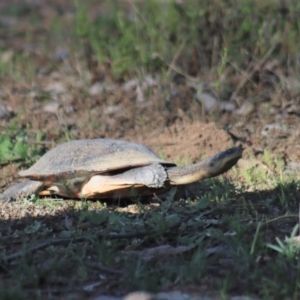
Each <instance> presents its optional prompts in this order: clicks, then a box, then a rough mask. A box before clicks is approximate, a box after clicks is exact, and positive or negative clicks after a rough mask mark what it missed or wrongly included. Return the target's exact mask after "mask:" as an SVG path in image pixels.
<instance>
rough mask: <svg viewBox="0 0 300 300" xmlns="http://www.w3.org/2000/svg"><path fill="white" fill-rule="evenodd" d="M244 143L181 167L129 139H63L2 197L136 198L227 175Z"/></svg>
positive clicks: (21, 173)
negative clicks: (34, 195) (25, 179)
mask: <svg viewBox="0 0 300 300" xmlns="http://www.w3.org/2000/svg"><path fill="white" fill-rule="evenodd" d="M242 151H243V149H242V147H241V146H236V147H233V148H230V149H227V150H225V151H222V152H220V153H218V154H216V155H214V156H212V157H210V158H208V159H206V160H204V161H201V162H199V163H196V164H191V165H188V166H183V167H179V166H176V164H175V163H173V162H168V161H165V160H163V159H161V158H160V157H159V156H158V155H157V154H155V152H153V151H152V150H151V149H150V148H148V147H146V146H144V145H141V144H137V143H132V142H128V141H124V140H115V139H105V138H98V139H82V140H74V141H70V142H67V143H63V144H60V145H58V146H57V147H55V148H53V149H52V150H50V151H48V152H47V153H46V154H44V155H43V156H42V157H41V158H40V159H39V160H38V161H37V162H36V163H35V164H33V165H32V166H31V167H30V168H29V169H27V170H22V171H20V172H19V175H20V176H21V177H25V178H27V179H28V180H27V181H24V182H21V183H18V184H15V185H13V186H11V187H9V188H8V189H7V190H5V191H4V192H3V193H2V194H1V195H0V199H2V200H8V201H9V200H15V199H19V198H21V197H27V196H29V195H31V194H36V195H40V196H51V195H58V196H61V197H65V198H76V199H77V198H78V199H101V198H119V199H120V198H130V197H132V196H133V195H136V196H147V195H151V194H152V195H153V194H154V193H155V194H159V193H162V192H166V191H168V190H169V189H171V187H172V186H176V185H185V184H189V183H193V182H196V181H198V180H201V179H204V178H208V177H214V176H217V175H219V174H222V173H224V172H226V171H227V170H229V169H230V168H231V167H232V166H234V165H235V164H236V163H237V161H238V160H239V159H240V158H241V157H242Z"/></svg>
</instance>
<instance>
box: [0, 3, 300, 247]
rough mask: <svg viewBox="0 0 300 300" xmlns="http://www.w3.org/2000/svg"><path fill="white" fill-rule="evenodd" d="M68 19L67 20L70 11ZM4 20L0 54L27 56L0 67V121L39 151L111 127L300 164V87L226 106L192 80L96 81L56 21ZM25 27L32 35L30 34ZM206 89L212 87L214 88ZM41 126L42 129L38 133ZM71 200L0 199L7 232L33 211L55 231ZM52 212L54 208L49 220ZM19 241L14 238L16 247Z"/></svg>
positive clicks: (45, 10)
mask: <svg viewBox="0 0 300 300" xmlns="http://www.w3.org/2000/svg"><path fill="white" fill-rule="evenodd" d="M1 5H2V6H3V7H4V6H5V5H9V4H8V2H7V1H3V2H2V1H1V4H0V11H1ZM29 7H30V6H29ZM34 9H35V10H36V12H38V14H40V15H42V16H43V17H44V18H45V20H51V19H52V18H54V17H56V16H57V14H58V12H57V10H56V9H55V7H52V6H49V5H46V4H45V3H44V5H40V6H36V7H34ZM71 13H72V12H70V14H71ZM69 17H70V18H71V17H72V14H71V16H69ZM65 22H66V26H68V18H66V20H65ZM0 23H1V24H2V26H4V28H5V30H3V31H2V35H1V37H0V46H1V48H2V49H3V51H2V52H1V56H0V59H1V60H2V61H9V60H13V58H14V57H15V56H17V55H18V54H20V53H21V54H22V55H24V57H25V61H23V62H21V63H20V66H21V67H19V69H18V70H16V73H15V76H10V77H8V76H3V75H1V77H0V80H1V81H0V82H1V84H0V105H1V106H2V107H3V110H4V113H3V115H1V116H0V118H1V119H0V130H1V132H5V133H8V134H9V132H10V128H14V130H15V129H16V128H17V131H18V132H21V133H22V132H25V133H26V134H27V135H28V142H29V144H31V143H32V145H35V147H37V148H38V149H39V150H40V151H41V152H40V153H42V152H45V151H47V150H48V149H50V148H52V147H54V146H55V145H57V144H59V143H62V142H65V141H67V140H68V139H84V138H99V137H105V138H117V139H124V140H129V141H135V142H139V143H143V144H145V145H147V146H150V147H151V148H152V149H153V150H155V151H156V152H157V153H158V154H159V155H161V156H162V157H163V158H164V159H166V160H168V161H175V162H177V163H179V164H187V163H191V162H196V161H198V160H200V159H201V158H204V157H207V156H209V155H212V154H214V153H217V152H218V151H221V150H223V149H226V148H228V147H231V146H232V145H240V144H242V145H243V147H244V148H245V150H244V160H242V161H241V163H240V165H239V166H238V167H240V168H243V167H245V166H251V165H255V164H257V163H260V161H261V158H262V156H263V154H264V151H266V150H267V151H269V153H270V154H271V155H272V156H274V157H278V158H281V159H282V160H283V162H284V164H285V170H286V171H288V170H299V169H300V143H299V140H300V125H299V124H300V100H299V99H300V96H299V94H298V92H295V93H294V94H293V93H292V92H289V94H288V95H285V94H283V92H282V94H281V95H280V97H279V98H280V99H279V100H278V101H277V102H274V101H273V102H270V101H260V102H259V101H255V102H251V101H249V100H247V99H243V100H240V101H236V102H234V105H235V108H234V109H232V110H230V111H226V110H223V109H221V108H220V107H215V108H213V109H211V110H210V111H208V109H207V108H206V107H205V105H203V103H201V102H200V101H199V100H197V99H196V97H195V93H196V90H195V87H194V86H193V85H192V84H189V82H188V80H187V81H183V82H180V83H178V82H175V81H172V80H170V81H166V80H160V79H159V78H155V77H149V78H148V79H136V78H132V79H128V80H127V81H124V80H123V81H121V82H117V81H113V80H111V79H110V78H109V77H107V78H106V79H103V80H101V81H98V82H93V80H92V79H91V77H92V76H91V75H90V74H88V72H85V71H84V63H83V62H80V61H78V57H76V54H75V53H72V52H69V54H68V56H67V57H66V58H63V59H60V58H57V57H58V56H59V54H60V53H61V51H62V49H64V48H63V47H64V46H62V45H56V44H54V45H53V44H52V43H51V37H50V33H49V26H50V25H49V23H50V21H49V22H47V21H45V22H43V23H40V24H34V25H32V24H31V23H30V22H28V21H27V20H26V16H24V17H21V18H18V19H17V18H14V17H5V16H3V15H2V16H1V14H0ZM8 31H9V32H14V37H17V38H12V37H11V35H10V34H9V33H8ZM28 32H30V34H31V35H32V36H34V39H32V40H30V41H28V40H27V38H28ZM45 39H49V44H50V46H49V51H48V52H45V51H42V50H43V49H41V47H40V46H39V41H41V40H45ZM56 54H57V56H55V55H56ZM26 60H28V61H30V63H31V64H34V65H33V66H31V70H32V77H31V78H28V73H27V72H28V71H26V72H25V71H24V72H23V69H22V64H23V67H24V69H25V67H28V66H27V65H26V63H27V62H26ZM263 71H264V70H262V71H261V72H263ZM198 79H199V82H202V81H203V80H204V78H198ZM259 84H260V83H259ZM206 92H207V93H208V94H213V91H211V90H209V89H208V90H207V91H206ZM241 98H242V97H241ZM37 135H39V136H42V138H41V140H40V141H38V142H37V138H36V136H37ZM21 168H23V166H19V165H18V164H17V163H9V164H6V165H2V166H0V191H3V190H4V189H5V188H7V187H8V186H10V185H11V184H13V183H16V182H18V181H20V179H19V178H18V176H17V172H18V170H20V169H21ZM224 176H225V177H226V176H230V173H229V175H227V174H225V175H224ZM231 176H232V174H231ZM69 205H71V206H73V205H75V204H74V202H73V201H71V200H70V201H66V202H65V203H64V204H61V206H60V207H59V206H56V207H55V208H51V207H48V208H47V209H41V208H39V207H34V206H30V207H27V208H25V209H24V208H22V206H20V205H19V206H16V205H13V204H4V203H0V219H1V222H0V232H1V235H2V236H5V235H6V234H8V233H9V232H12V231H14V230H20V229H21V228H24V227H25V226H26V224H27V222H31V221H30V220H31V218H32V217H34V218H36V219H37V220H43V221H45V222H46V224H47V226H49V227H52V228H54V231H57V232H59V231H60V230H61V228H63V227H64V226H65V222H66V221H65V220H66V217H67V215H66V209H67V207H68V206H69ZM54 212H55V217H53V218H52V219H51V220H48V221H47V216H49V215H51V214H53V213H54ZM18 245H19V244H18V243H17V242H16V246H15V245H10V247H9V248H10V251H11V252H14V250H15V249H17V248H18Z"/></svg>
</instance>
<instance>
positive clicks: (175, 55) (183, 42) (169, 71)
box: [167, 40, 185, 76]
mask: <svg viewBox="0 0 300 300" xmlns="http://www.w3.org/2000/svg"><path fill="white" fill-rule="evenodd" d="M184 46H185V40H183V41H182V43H181V44H180V46H179V47H178V49H177V51H176V53H175V54H174V56H173V59H172V61H171V63H170V65H169V68H168V71H167V75H168V76H170V73H171V70H172V67H173V66H174V65H175V64H176V61H177V59H178V57H179V55H180V54H181V52H182V49H183V47H184Z"/></svg>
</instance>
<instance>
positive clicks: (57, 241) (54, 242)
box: [0, 217, 190, 264]
mask: <svg viewBox="0 0 300 300" xmlns="http://www.w3.org/2000/svg"><path fill="white" fill-rule="evenodd" d="M189 219H190V217H187V218H184V219H183V220H182V221H180V222H177V223H175V224H173V225H172V226H170V227H169V228H168V229H167V230H166V231H170V230H173V229H176V228H177V227H179V226H180V225H181V224H182V223H186V222H187V221H188V220H189ZM157 232H158V230H151V231H140V232H133V233H123V234H118V233H109V234H103V233H98V234H96V237H97V238H98V239H103V238H109V239H111V240H120V239H132V238H142V237H145V236H150V235H153V234H156V233H157ZM85 240H89V237H88V236H78V237H75V238H62V239H52V240H49V241H47V242H45V243H41V244H38V245H36V246H34V247H31V248H29V249H25V250H23V251H18V252H15V253H13V254H10V255H7V256H5V257H3V258H1V259H0V263H2V264H5V263H8V262H11V261H13V260H15V259H17V258H19V257H22V256H23V255H24V254H28V253H31V254H33V253H35V252H37V251H38V250H42V249H45V248H48V247H50V246H57V245H65V244H69V243H78V242H82V241H85Z"/></svg>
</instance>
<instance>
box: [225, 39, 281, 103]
mask: <svg viewBox="0 0 300 300" xmlns="http://www.w3.org/2000/svg"><path fill="white" fill-rule="evenodd" d="M276 47H277V43H274V45H273V46H272V47H271V48H270V49H269V50H268V52H267V53H266V54H265V56H264V57H263V58H262V59H261V60H260V61H259V62H258V63H257V64H256V65H255V66H254V67H253V68H252V70H251V71H250V72H247V73H246V74H245V76H244V78H243V79H242V80H241V82H240V83H239V85H238V86H237V88H236V89H235V91H234V92H233V93H232V95H231V97H230V99H229V101H231V100H232V99H234V98H236V96H237V95H238V93H239V92H240V90H241V89H242V88H243V87H244V85H245V84H246V82H247V81H248V80H250V78H252V76H253V75H254V73H255V71H256V70H257V69H259V68H261V66H262V65H263V64H264V63H265V62H266V60H267V59H268V58H269V56H270V55H271V54H272V53H273V51H274V50H275V48H276Z"/></svg>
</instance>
